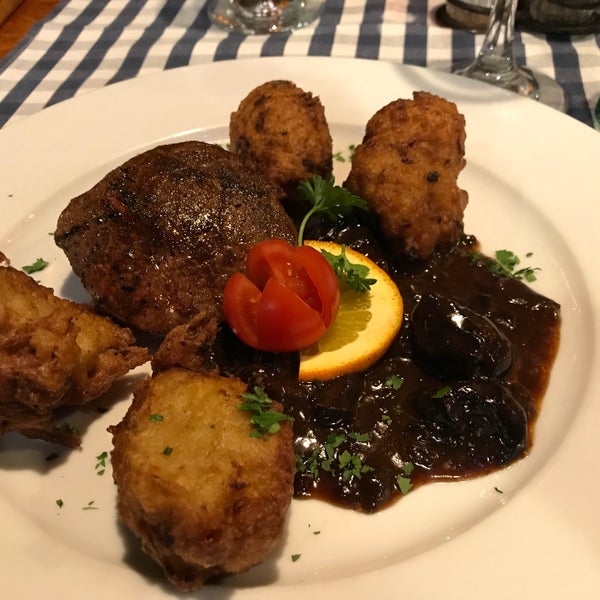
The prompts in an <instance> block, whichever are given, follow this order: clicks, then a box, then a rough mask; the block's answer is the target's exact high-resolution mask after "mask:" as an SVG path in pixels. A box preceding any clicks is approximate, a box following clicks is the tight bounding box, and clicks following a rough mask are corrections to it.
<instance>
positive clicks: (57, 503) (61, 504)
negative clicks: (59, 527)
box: [56, 498, 65, 508]
mask: <svg viewBox="0 0 600 600" xmlns="http://www.w3.org/2000/svg"><path fill="white" fill-rule="evenodd" d="M64 504H65V503H64V502H63V501H62V500H61V499H60V498H59V499H58V500H57V501H56V506H58V508H62V507H63V506H64Z"/></svg>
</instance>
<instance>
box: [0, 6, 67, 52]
mask: <svg viewBox="0 0 600 600" xmlns="http://www.w3.org/2000/svg"><path fill="white" fill-rule="evenodd" d="M58 2H59V0H0V17H1V16H2V15H3V13H4V12H6V11H8V13H9V15H10V16H8V17H7V18H6V20H5V21H4V22H3V23H2V25H0V58H2V57H3V56H5V55H6V54H8V52H10V50H12V48H13V47H14V46H15V45H16V44H17V43H18V42H19V40H21V38H23V37H24V36H25V34H26V33H27V32H28V31H29V29H30V28H31V27H32V25H34V24H35V23H36V22H37V21H39V20H40V19H42V18H43V17H45V16H46V15H47V14H48V13H49V12H50V11H51V10H52V9H53V8H54V7H55V6H56V5H57V4H58ZM15 7H16V8H15ZM13 8H14V11H13ZM3 9H4V10H3Z"/></svg>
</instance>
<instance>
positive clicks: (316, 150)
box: [229, 80, 333, 195]
mask: <svg viewBox="0 0 600 600" xmlns="http://www.w3.org/2000/svg"><path fill="white" fill-rule="evenodd" d="M229 137H230V141H231V151H232V152H233V153H235V154H237V155H238V156H240V157H241V158H243V159H245V160H247V161H250V162H252V163H253V164H254V165H255V166H256V167H257V168H258V169H259V170H261V171H263V172H264V173H266V174H267V175H268V176H269V177H270V179H271V180H273V181H275V182H276V183H278V184H279V185H280V186H281V187H282V188H283V189H284V190H285V191H286V192H287V193H288V195H290V194H291V195H294V193H295V191H296V188H297V186H298V182H299V181H301V180H302V179H309V178H310V177H312V176H313V175H320V176H321V177H324V178H329V176H330V175H331V173H332V170H333V144H332V139H331V134H330V132H329V126H328V125H327V121H326V118H325V109H324V108H323V105H322V104H321V101H320V99H319V98H318V97H316V96H313V95H312V94H311V93H310V92H305V91H304V90H302V89H300V88H299V87H298V86H297V85H296V84H294V83H292V82H291V81H282V80H276V81H269V82H267V83H264V84H262V85H260V86H258V87H257V88H255V89H253V90H252V91H251V92H250V93H249V94H248V95H247V96H246V97H245V98H244V99H243V100H242V101H241V103H240V105H239V107H238V109H237V110H236V111H235V112H234V113H232V115H231V119H230V123H229Z"/></svg>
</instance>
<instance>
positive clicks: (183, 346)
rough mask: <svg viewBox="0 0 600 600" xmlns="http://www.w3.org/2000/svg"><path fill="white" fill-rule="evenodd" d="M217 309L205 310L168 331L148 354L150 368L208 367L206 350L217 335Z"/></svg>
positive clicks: (156, 370)
mask: <svg viewBox="0 0 600 600" xmlns="http://www.w3.org/2000/svg"><path fill="white" fill-rule="evenodd" d="M216 315H217V310H216V308H215V309H214V310H206V311H204V312H202V313H198V314H197V315H195V316H194V317H192V318H191V319H190V320H189V321H188V322H187V323H184V324H183V325H177V327H174V328H173V329H171V331H169V333H168V334H167V335H166V337H165V338H164V339H163V341H162V342H161V344H160V346H159V347H158V349H157V351H156V352H155V353H154V355H153V356H152V371H153V372H154V373H158V372H159V371H165V370H167V369H172V368H175V367H182V368H184V369H189V370H190V371H196V372H203V371H206V370H212V366H211V364H212V363H211V356H210V352H211V349H212V345H213V343H214V341H215V338H216V336H217V331H218V328H219V323H218V320H217V316H216Z"/></svg>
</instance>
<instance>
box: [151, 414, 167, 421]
mask: <svg viewBox="0 0 600 600" xmlns="http://www.w3.org/2000/svg"><path fill="white" fill-rule="evenodd" d="M150 420H151V421H155V422H157V423H161V422H162V421H164V420H165V418H164V417H163V416H162V415H157V414H156V413H152V414H151V415H150Z"/></svg>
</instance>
